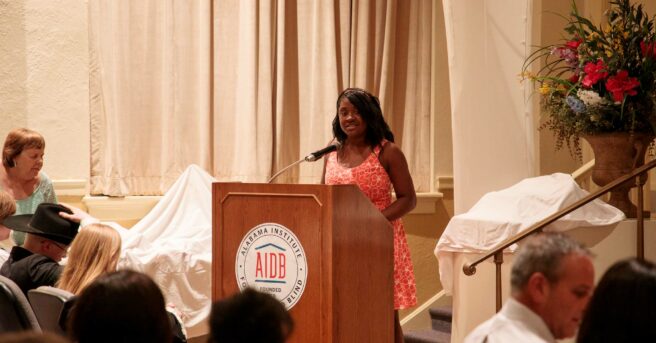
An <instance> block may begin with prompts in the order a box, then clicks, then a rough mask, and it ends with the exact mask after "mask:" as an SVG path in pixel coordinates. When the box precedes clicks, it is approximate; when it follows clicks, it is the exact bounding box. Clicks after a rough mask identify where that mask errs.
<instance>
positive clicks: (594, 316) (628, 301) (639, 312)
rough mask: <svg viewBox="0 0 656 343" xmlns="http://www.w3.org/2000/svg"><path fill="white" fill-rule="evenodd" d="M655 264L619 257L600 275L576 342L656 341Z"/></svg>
mask: <svg viewBox="0 0 656 343" xmlns="http://www.w3.org/2000/svg"><path fill="white" fill-rule="evenodd" d="M655 317H656V265H655V264H654V263H652V262H649V261H640V260H638V259H636V258H631V259H628V260H624V261H620V262H617V263H615V264H614V265H613V266H611V267H610V268H609V269H608V270H607V271H606V273H605V274H604V275H603V276H602V277H601V280H600V281H599V284H598V285H597V288H596V289H595V292H594V295H592V299H591V300H590V304H589V305H588V309H587V311H586V312H585V315H584V316H583V322H581V329H580V330H579V335H578V338H577V340H576V341H577V342H580V343H596V342H656V325H654V322H653V320H654V318H655Z"/></svg>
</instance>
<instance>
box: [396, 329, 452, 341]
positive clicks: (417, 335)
mask: <svg viewBox="0 0 656 343" xmlns="http://www.w3.org/2000/svg"><path fill="white" fill-rule="evenodd" d="M403 338H404V340H405V343H450V342H451V334H450V333H446V332H442V331H435V330H422V331H409V332H407V333H405V334H404V335H403Z"/></svg>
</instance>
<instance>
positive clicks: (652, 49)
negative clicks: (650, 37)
mask: <svg viewBox="0 0 656 343" xmlns="http://www.w3.org/2000/svg"><path fill="white" fill-rule="evenodd" d="M640 51H642V56H644V57H651V58H654V57H656V44H654V42H650V43H645V42H644V41H640Z"/></svg>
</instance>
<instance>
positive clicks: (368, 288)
mask: <svg viewBox="0 0 656 343" xmlns="http://www.w3.org/2000/svg"><path fill="white" fill-rule="evenodd" d="M212 207H213V208H212V233H213V242H212V300H213V301H216V300H218V299H222V298H225V297H227V296H230V295H232V294H234V293H236V292H238V291H239V286H238V284H237V278H238V277H239V278H240V280H242V281H243V280H244V277H243V275H244V274H243V273H247V274H248V270H251V271H252V268H256V269H255V270H256V271H255V274H256V275H257V276H258V278H257V280H256V281H255V282H269V283H262V284H259V283H258V284H254V285H253V284H251V283H249V285H250V286H251V287H253V288H255V289H263V290H269V289H272V290H279V289H280V288H278V286H277V285H282V286H281V287H283V286H288V285H289V284H294V285H299V286H297V287H295V290H293V291H291V293H289V297H287V298H285V300H287V303H291V302H293V301H295V303H294V305H293V307H292V308H291V309H290V313H291V315H292V317H293V319H294V324H295V327H294V333H293V335H292V337H291V340H290V342H298V343H301V342H304V343H305V342H310V343H320V342H321V343H324V342H340V343H344V342H377V343H379V342H383V343H384V342H392V341H393V337H394V312H393V311H394V301H393V285H394V282H393V266H394V262H393V259H394V256H393V255H394V252H393V251H394V250H393V249H394V243H393V231H392V226H391V225H390V223H389V222H388V221H387V219H386V218H385V217H384V216H383V215H382V214H381V213H380V211H378V209H376V208H375V207H374V206H373V204H372V203H371V202H370V201H369V200H368V199H367V198H366V197H365V196H364V195H363V194H362V193H361V192H360V190H359V189H358V188H357V186H354V185H339V186H328V185H288V184H248V183H214V184H213V185H212ZM258 227H259V228H258ZM280 227H282V228H280ZM256 228H258V229H256ZM279 228H280V229H279ZM285 229H289V231H291V232H292V233H293V235H289V234H287V233H285V232H286V231H285ZM274 231H275V234H274ZM267 234H268V235H270V236H271V237H273V238H275V239H278V240H279V241H281V242H282V240H283V239H284V240H286V242H287V243H290V244H293V243H294V241H295V239H293V237H292V236H295V237H296V238H297V239H298V243H300V246H302V249H299V248H298V247H297V246H296V245H290V247H289V248H285V247H284V246H282V245H284V244H277V243H276V244H273V243H268V244H259V243H257V241H258V239H261V238H262V237H265V236H266V235H267ZM267 237H268V236H267ZM292 247H293V248H292ZM254 249H261V250H258V252H257V254H259V252H260V251H262V252H263V254H264V251H265V250H267V249H277V250H276V251H280V252H279V253H278V254H279V255H280V254H283V253H287V254H291V255H287V257H285V256H280V257H276V256H275V254H274V253H271V254H270V255H273V256H270V258H269V259H267V258H266V257H265V258H264V259H263V261H264V262H263V263H260V262H261V261H260V255H257V262H253V260H254V258H251V259H250V260H245V259H246V257H244V256H251V255H247V254H250V253H255V251H254ZM247 250H248V251H249V252H248V253H247V252H246V251H247ZM292 251H293V252H292ZM303 252H304V254H303ZM263 256H264V255H263ZM295 258H300V259H299V260H298V261H299V262H297V263H298V267H297V269H294V270H299V273H300V274H299V276H298V277H297V278H296V279H293V280H285V279H284V278H283V276H284V277H287V278H289V277H290V275H292V274H293V273H292V272H293V270H290V269H292V268H291V267H290V266H291V265H292V264H293V263H292V262H293V261H292V259H295ZM281 261H282V263H281ZM303 261H305V262H303ZM303 263H307V265H306V266H304V265H302V264H303ZM253 265H256V267H248V266H253ZM272 266H273V267H272ZM248 268H251V269H248ZM285 268H287V269H285ZM267 270H269V272H268V274H267ZM271 270H272V271H271ZM304 272H305V273H306V274H305V279H303V277H302V275H301V274H302V273H304ZM251 274H252V273H251ZM240 275H241V276H240ZM249 275H250V274H249ZM242 281H240V283H241V282H242ZM260 285H262V288H260V287H258V286H260ZM301 286H302V287H301ZM301 291H302V294H300V292H301ZM269 293H271V292H269ZM281 301H282V302H283V303H286V301H284V300H281Z"/></svg>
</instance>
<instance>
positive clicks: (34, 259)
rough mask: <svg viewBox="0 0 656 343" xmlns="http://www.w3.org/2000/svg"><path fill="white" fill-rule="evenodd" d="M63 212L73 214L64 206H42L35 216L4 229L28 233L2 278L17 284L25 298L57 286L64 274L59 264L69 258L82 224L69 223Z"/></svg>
mask: <svg viewBox="0 0 656 343" xmlns="http://www.w3.org/2000/svg"><path fill="white" fill-rule="evenodd" d="M60 212H66V213H72V211H71V210H70V209H68V208H66V207H64V206H62V205H58V204H51V203H42V204H40V205H39V206H38V207H37V209H36V212H35V213H34V214H24V215H18V216H12V217H9V218H7V219H5V220H4V221H3V223H2V224H3V225H4V226H6V227H8V228H10V229H12V230H15V231H21V232H25V233H27V235H26V236H25V243H24V244H23V246H22V247H19V246H15V247H13V248H12V249H11V253H10V254H9V259H8V260H7V262H5V263H4V264H3V265H2V268H0V275H3V276H5V277H8V278H10V279H11V280H12V281H14V282H15V283H16V284H17V285H18V286H19V287H20V288H21V290H23V292H24V293H25V294H27V291H28V290H30V289H34V288H37V287H39V286H54V285H55V283H56V282H57V280H59V275H60V274H61V271H62V266H61V265H60V264H59V263H58V262H59V261H61V259H62V258H64V257H65V256H66V252H67V249H68V246H69V245H70V244H71V242H72V241H73V239H74V238H75V236H76V235H77V231H78V229H79V224H78V223H75V222H73V221H71V220H68V219H65V218H63V217H61V216H60V215H59V213H60Z"/></svg>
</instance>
